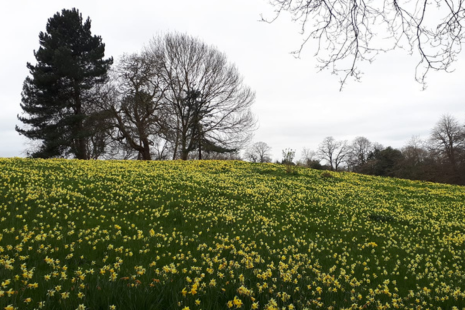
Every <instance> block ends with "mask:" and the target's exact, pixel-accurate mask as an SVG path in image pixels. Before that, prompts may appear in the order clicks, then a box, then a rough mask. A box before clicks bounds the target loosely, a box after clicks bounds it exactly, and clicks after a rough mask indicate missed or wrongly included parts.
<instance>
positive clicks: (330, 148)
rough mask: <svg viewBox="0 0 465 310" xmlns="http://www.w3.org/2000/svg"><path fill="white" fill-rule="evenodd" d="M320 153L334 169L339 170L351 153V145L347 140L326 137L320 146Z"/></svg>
mask: <svg viewBox="0 0 465 310" xmlns="http://www.w3.org/2000/svg"><path fill="white" fill-rule="evenodd" d="M318 154H319V155H320V156H321V158H322V159H324V160H326V161H327V162H328V164H329V166H330V168H331V170H332V171H333V170H335V171H338V170H339V169H340V166H341V164H342V163H343V162H344V160H345V159H346V157H347V155H348V154H349V146H348V145H347V141H336V140H335V139H334V138H333V137H326V138H325V139H324V140H323V142H322V143H321V144H320V145H319V147H318Z"/></svg>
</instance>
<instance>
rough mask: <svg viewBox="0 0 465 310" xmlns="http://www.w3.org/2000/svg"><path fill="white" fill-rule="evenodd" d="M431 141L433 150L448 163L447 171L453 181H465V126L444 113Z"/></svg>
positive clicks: (432, 133) (460, 182)
mask: <svg viewBox="0 0 465 310" xmlns="http://www.w3.org/2000/svg"><path fill="white" fill-rule="evenodd" d="M430 142H431V146H432V148H433V150H434V151H435V152H437V153H438V154H439V155H440V156H442V157H443V158H444V159H445V160H446V162H447V163H448V165H447V167H446V168H447V169H446V171H443V173H448V174H449V175H450V181H449V182H451V183H457V184H462V182H464V181H465V179H464V178H465V177H464V176H463V175H462V173H464V171H463V168H464V167H463V166H464V165H465V128H464V127H463V126H462V125H460V124H459V122H458V121H457V120H456V119H455V118H454V117H452V116H450V115H444V116H442V117H441V119H440V120H439V122H438V123H437V124H436V126H435V127H434V128H433V130H432V132H431V137H430Z"/></svg>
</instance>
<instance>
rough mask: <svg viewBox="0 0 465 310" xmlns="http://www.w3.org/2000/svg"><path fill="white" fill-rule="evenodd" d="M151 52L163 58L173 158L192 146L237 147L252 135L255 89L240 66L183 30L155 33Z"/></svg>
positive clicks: (208, 148)
mask: <svg viewBox="0 0 465 310" xmlns="http://www.w3.org/2000/svg"><path fill="white" fill-rule="evenodd" d="M147 53H148V54H150V55H153V57H154V58H155V59H158V60H160V66H159V67H158V70H159V71H158V74H159V75H160V76H161V78H162V79H163V83H164V85H166V87H167V89H166V91H165V93H164V95H163V98H164V101H165V103H166V105H167V107H169V117H170V120H169V121H168V122H167V123H168V124H170V126H171V127H170V130H171V132H172V136H171V137H172V141H171V142H172V143H173V145H174V150H173V156H174V157H173V158H176V156H177V154H180V157H181V159H183V160H186V159H187V158H188V155H189V153H190V152H192V151H194V150H198V157H199V159H201V157H202V150H206V151H213V152H233V151H236V150H238V149H239V148H241V147H242V146H243V145H244V144H245V143H246V142H247V141H249V139H250V138H251V134H252V131H253V130H254V127H255V123H256V122H255V119H254V117H253V115H252V113H251V111H250V107H251V105H252V104H253V102H254V99H255V94H254V92H253V91H252V90H251V89H250V88H249V87H247V86H245V85H244V84H243V81H242V77H241V76H240V75H239V72H238V70H237V69H236V67H235V66H234V65H232V64H230V63H228V61H227V59H226V56H225V55H224V54H223V53H221V52H219V51H218V50H217V49H215V48H214V47H212V46H208V45H206V44H205V43H203V42H201V41H200V40H198V39H196V38H193V37H190V36H188V35H185V34H177V33H175V34H167V35H165V36H160V37H157V38H154V39H153V40H152V41H151V42H150V45H149V47H148V48H147Z"/></svg>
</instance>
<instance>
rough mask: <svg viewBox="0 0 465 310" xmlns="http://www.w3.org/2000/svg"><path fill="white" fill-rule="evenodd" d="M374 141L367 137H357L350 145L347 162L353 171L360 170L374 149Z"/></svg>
mask: <svg viewBox="0 0 465 310" xmlns="http://www.w3.org/2000/svg"><path fill="white" fill-rule="evenodd" d="M372 149H373V147H372V143H371V142H370V140H368V139H367V138H365V137H357V138H355V139H354V141H353V142H352V144H351V145H350V147H349V154H348V158H347V163H348V165H349V167H350V169H351V170H352V171H355V172H360V171H361V169H362V167H363V166H364V165H365V164H366V162H367V160H368V156H369V154H370V152H371V151H372Z"/></svg>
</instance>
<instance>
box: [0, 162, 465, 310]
mask: <svg viewBox="0 0 465 310" xmlns="http://www.w3.org/2000/svg"><path fill="white" fill-rule="evenodd" d="M464 223H465V188H464V187H458V186H450V185H439V184H431V183H423V182H413V181H406V180H398V179H387V178H377V177H371V176H364V175H357V174H351V173H329V172H322V171H316V170H311V169H300V170H298V174H297V175H287V174H286V173H285V170H284V167H282V166H279V165H272V164H263V165H262V164H250V163H244V162H229V161H188V162H180V161H174V162H173V161H170V162H154V161H151V162H136V161H74V160H71V161H70V160H29V159H0V227H1V231H0V282H1V283H2V286H1V287H0V309H4V308H5V307H6V308H5V309H13V308H8V306H11V307H17V308H18V309H34V308H40V306H42V308H43V309H63V308H66V309H79V307H80V309H113V307H115V308H116V309H184V310H187V309H191V310H192V309H204V310H205V309H226V308H233V309H238V308H241V309H278V307H279V309H291V310H292V309H305V308H308V309H317V308H324V309H341V308H352V309H387V308H389V307H391V308H401V309H403V308H415V309H427V308H434V309H436V308H438V307H442V309H452V307H453V306H457V307H458V308H463V307H465V292H464V289H463V288H464V287H465V261H464V259H463V258H464V257H465V244H464V243H465V224H464ZM331 307H333V308H331Z"/></svg>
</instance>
